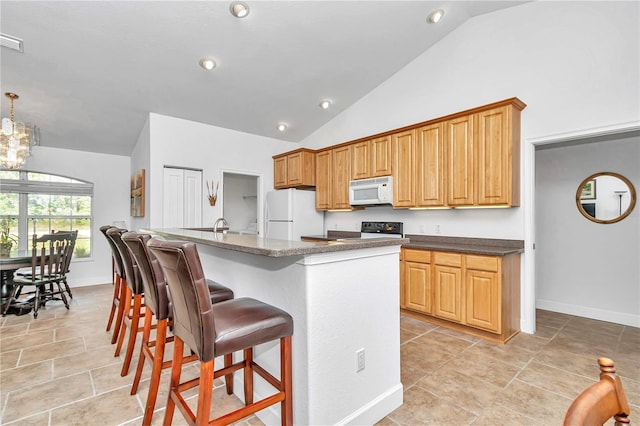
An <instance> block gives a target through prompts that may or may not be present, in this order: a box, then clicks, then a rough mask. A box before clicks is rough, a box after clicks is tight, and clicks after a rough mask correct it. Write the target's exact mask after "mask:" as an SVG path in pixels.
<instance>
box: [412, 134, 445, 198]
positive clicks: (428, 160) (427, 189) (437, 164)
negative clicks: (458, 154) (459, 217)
mask: <svg viewBox="0 0 640 426" xmlns="http://www.w3.org/2000/svg"><path fill="white" fill-rule="evenodd" d="M416 132H417V138H416V167H415V172H416V173H415V186H416V187H415V191H416V198H415V204H416V206H417V207H436V206H444V205H445V187H444V177H445V176H444V171H445V169H446V164H445V161H444V160H445V158H444V124H443V123H436V124H431V125H428V126H424V127H420V128H419V129H417V130H416Z"/></svg>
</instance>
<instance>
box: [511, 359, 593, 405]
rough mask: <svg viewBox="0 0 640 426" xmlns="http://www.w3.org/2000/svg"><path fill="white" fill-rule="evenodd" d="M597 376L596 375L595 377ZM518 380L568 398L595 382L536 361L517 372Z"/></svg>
mask: <svg viewBox="0 0 640 426" xmlns="http://www.w3.org/2000/svg"><path fill="white" fill-rule="evenodd" d="M596 378H597V377H596ZM518 380H520V381H523V382H525V383H528V384H531V385H535V386H538V387H541V388H543V389H546V390H548V391H551V392H554V393H557V394H560V395H562V396H565V397H567V398H570V399H574V398H575V397H577V396H578V395H579V394H580V392H582V391H583V390H585V389H586V388H588V387H589V386H591V385H592V384H594V383H595V382H596V379H595V378H594V379H589V378H587V377H584V376H580V375H577V374H574V373H570V372H568V371H565V370H561V369H558V368H555V367H551V366H549V365H545V364H541V363H538V362H535V361H533V362H531V363H529V365H527V366H526V367H525V368H524V369H523V370H522V371H521V372H520V373H519V374H518Z"/></svg>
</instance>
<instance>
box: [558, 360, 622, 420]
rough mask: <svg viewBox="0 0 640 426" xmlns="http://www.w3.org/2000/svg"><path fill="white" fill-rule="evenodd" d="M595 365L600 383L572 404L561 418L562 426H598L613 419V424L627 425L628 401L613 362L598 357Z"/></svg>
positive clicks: (590, 387)
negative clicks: (597, 366)
mask: <svg viewBox="0 0 640 426" xmlns="http://www.w3.org/2000/svg"><path fill="white" fill-rule="evenodd" d="M598 364H599V365H600V381H599V382H597V383H594V384H593V385H591V386H589V387H588V388H587V389H585V390H584V391H583V392H582V393H581V394H580V395H578V397H577V398H576V399H575V400H574V401H573V403H572V404H571V405H570V406H569V409H568V410H567V412H566V414H565V416H564V426H591V425H598V426H600V425H603V424H604V423H606V422H607V421H608V420H609V419H611V418H612V417H613V418H614V419H615V424H616V425H626V424H629V423H630V420H629V401H628V400H627V395H626V393H625V391H624V388H623V387H622V381H621V380H620V377H619V376H618V375H617V374H616V369H615V366H614V365H613V361H612V360H610V359H609V358H598Z"/></svg>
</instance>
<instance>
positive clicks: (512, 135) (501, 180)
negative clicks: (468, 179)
mask: <svg viewBox="0 0 640 426" xmlns="http://www.w3.org/2000/svg"><path fill="white" fill-rule="evenodd" d="M476 145H477V176H476V181H477V202H478V204H479V205H483V206H490V205H508V206H519V205H520V111H518V110H517V109H516V108H515V107H514V106H513V105H507V106H503V107H500V108H494V109H490V110H488V111H482V112H479V113H477V114H476Z"/></svg>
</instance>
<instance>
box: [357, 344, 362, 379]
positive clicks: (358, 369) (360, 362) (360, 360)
mask: <svg viewBox="0 0 640 426" xmlns="http://www.w3.org/2000/svg"><path fill="white" fill-rule="evenodd" d="M356 358H357V359H358V365H357V368H356V373H357V372H359V371H362V370H364V348H362V349H358V350H357V351H356Z"/></svg>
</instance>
